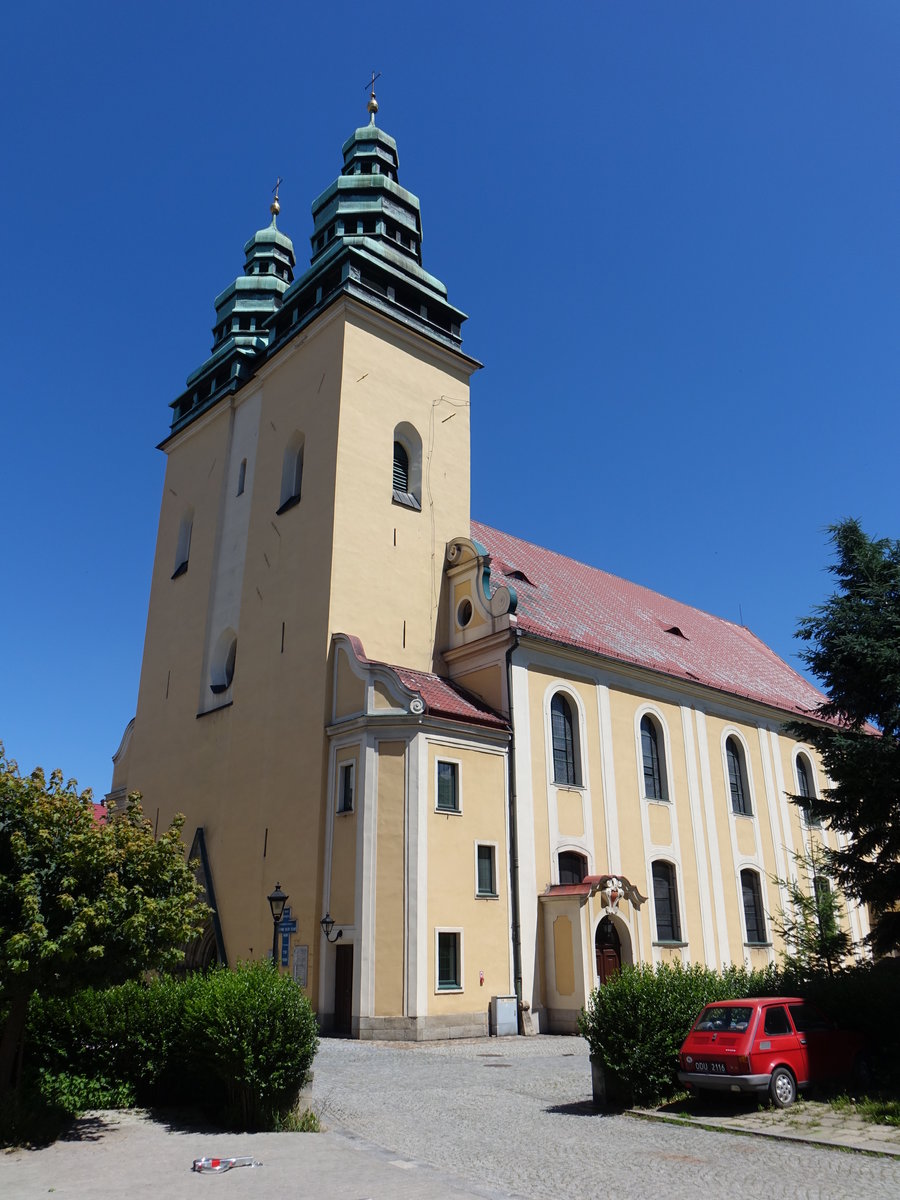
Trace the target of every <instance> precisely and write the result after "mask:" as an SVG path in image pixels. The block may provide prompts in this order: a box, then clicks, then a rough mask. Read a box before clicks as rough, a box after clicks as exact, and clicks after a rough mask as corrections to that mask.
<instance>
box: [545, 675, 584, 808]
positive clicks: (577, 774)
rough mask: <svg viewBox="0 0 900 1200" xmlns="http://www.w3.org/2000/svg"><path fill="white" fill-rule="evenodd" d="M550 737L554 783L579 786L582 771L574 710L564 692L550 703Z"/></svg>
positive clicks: (557, 694)
mask: <svg viewBox="0 0 900 1200" xmlns="http://www.w3.org/2000/svg"><path fill="white" fill-rule="evenodd" d="M550 736H551V738H552V741H553V782H554V783H563V784H575V785H576V786H577V785H578V784H580V782H581V771H580V764H579V763H578V761H577V755H576V744H575V727H574V723H573V721H572V708H571V706H570V704H569V702H568V700H567V699H566V698H565V696H564V695H563V694H562V692H557V693H556V695H555V696H554V697H553V699H552V700H551V701H550Z"/></svg>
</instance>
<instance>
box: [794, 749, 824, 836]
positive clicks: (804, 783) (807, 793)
mask: <svg viewBox="0 0 900 1200" xmlns="http://www.w3.org/2000/svg"><path fill="white" fill-rule="evenodd" d="M795 765H796V768H797V795H798V796H802V797H803V798H804V799H807V800H808V799H813V798H815V794H816V792H815V788H814V787H813V782H812V780H813V773H812V768H811V766H810V764H809V760H808V759H807V757H806V755H805V754H798V755H797V761H796V764H795ZM802 812H803V819H804V820H805V821H806V823H807V825H809V826H810V828H817V827H819V826H821V824H822V822H821V821H819V820H817V819H816V818H815V817H813V816H811V815H810V812H809V808H808V807H807V806H806V805H805V804H804V805H802Z"/></svg>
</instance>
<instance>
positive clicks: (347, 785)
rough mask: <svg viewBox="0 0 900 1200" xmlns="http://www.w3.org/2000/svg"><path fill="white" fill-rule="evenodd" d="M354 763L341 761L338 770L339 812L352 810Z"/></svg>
mask: <svg viewBox="0 0 900 1200" xmlns="http://www.w3.org/2000/svg"><path fill="white" fill-rule="evenodd" d="M355 766H356V764H355V763H352V762H346V763H341V766H340V770H339V771H338V804H337V810H338V812H339V813H344V812H353V784H354V775H355V770H354V768H355Z"/></svg>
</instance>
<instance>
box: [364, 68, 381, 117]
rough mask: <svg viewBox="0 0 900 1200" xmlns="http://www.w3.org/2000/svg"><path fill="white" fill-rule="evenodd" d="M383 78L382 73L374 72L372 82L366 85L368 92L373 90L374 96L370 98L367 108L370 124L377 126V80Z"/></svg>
mask: <svg viewBox="0 0 900 1200" xmlns="http://www.w3.org/2000/svg"><path fill="white" fill-rule="evenodd" d="M380 78H381V72H380V71H373V72H372V78H371V80H370V81H369V82H368V83H367V84H366V90H367V91H368V90H369V89H370V88H371V91H372V94H371V96H369V103H368V104H367V105H366V107H367V108H368V110H369V114H370V115H369V124H370V125H374V124H375V114H376V113H377V112H378V101H377V100H376V99H375V80H376V79H380Z"/></svg>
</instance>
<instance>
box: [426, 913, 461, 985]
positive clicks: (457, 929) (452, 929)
mask: <svg viewBox="0 0 900 1200" xmlns="http://www.w3.org/2000/svg"><path fill="white" fill-rule="evenodd" d="M442 933H444V934H448V933H449V934H453V935H455V937H456V966H457V971H458V974H459V983H458V984H457V985H456V986H455V987H441V983H440V970H441V958H440V944H441V934H442ZM465 978H466V968H465V960H464V958H463V930H462V926H460V925H456V926H454V925H440V926H435V930H434V994H435V995H436V996H446V995H447V994H448V993H449V994H450V995H457V994H459V993H460V992H464V991H465V990H466V989H465Z"/></svg>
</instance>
